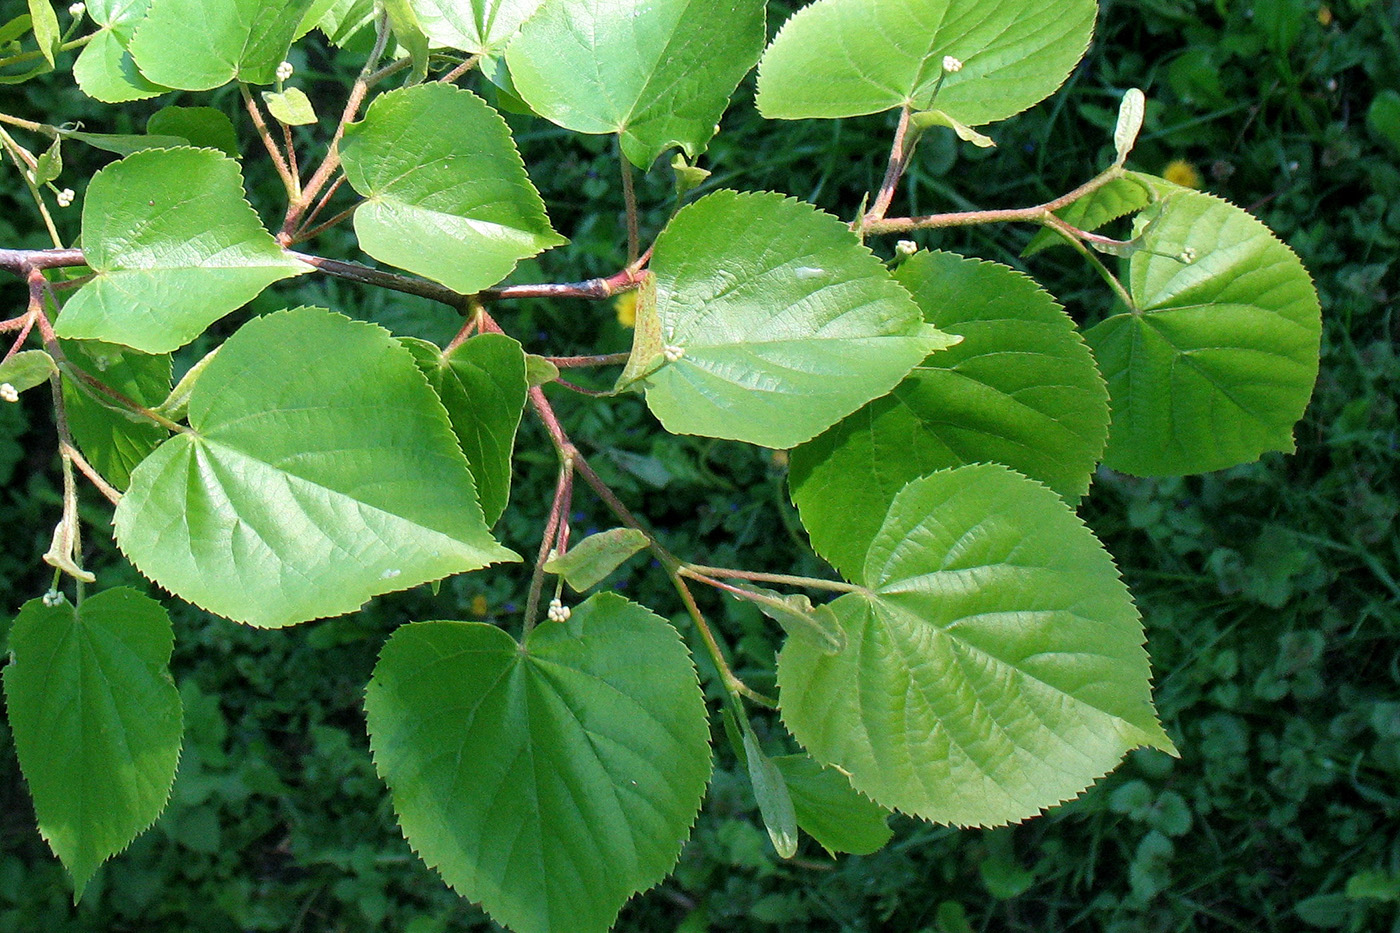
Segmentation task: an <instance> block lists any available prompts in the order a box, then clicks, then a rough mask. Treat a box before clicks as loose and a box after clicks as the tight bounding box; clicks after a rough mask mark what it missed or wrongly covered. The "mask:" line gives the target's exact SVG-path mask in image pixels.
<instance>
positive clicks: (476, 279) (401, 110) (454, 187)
mask: <svg viewBox="0 0 1400 933" xmlns="http://www.w3.org/2000/svg"><path fill="white" fill-rule="evenodd" d="M343 156H344V159H345V175H346V177H347V178H348V179H349V180H350V185H351V187H353V188H354V189H355V190H356V191H358V192H359V193H360V194H362V195H364V196H365V197H366V198H368V199H369V200H368V201H367V202H366V203H365V204H362V205H361V206H360V207H359V209H358V210H356V211H355V232H356V233H357V234H358V235H359V237H360V247H361V248H362V249H363V250H364V251H365V252H367V253H369V254H370V255H371V256H373V257H374V258H376V259H380V260H383V261H384V262H387V263H391V264H393V265H396V266H398V267H399V268H401V269H407V270H409V271H410V272H416V273H418V274H419V275H425V276H427V277H428V278H430V279H433V280H434V281H437V282H441V283H442V284H444V285H446V286H447V287H448V288H451V289H455V290H456V291H459V292H462V293H463V294H468V293H471V292H476V291H480V290H481V289H483V288H487V287H489V286H491V285H495V284H496V283H497V282H499V281H500V280H501V279H503V278H505V277H506V276H507V275H509V274H510V272H511V270H512V269H514V268H515V264H516V263H517V262H519V261H520V260H521V259H525V258H527V257H530V256H534V255H535V254H537V253H539V252H540V251H542V250H546V249H549V248H550V247H553V246H559V245H561V244H563V243H566V242H568V241H567V240H565V239H564V238H563V237H561V236H559V234H557V233H555V232H554V231H553V230H552V229H551V228H550V226H549V218H548V217H546V216H545V212H544V202H543V201H542V200H540V195H539V192H537V191H536V190H535V187H534V185H532V184H530V179H529V178H528V177H527V176H526V174H525V164H524V163H523V162H521V160H520V153H518V152H516V150H515V143H514V142H512V141H511V137H510V128H509V127H508V126H506V121H505V120H503V119H502V118H501V115H500V114H498V113H497V112H496V111H494V110H492V109H491V108H490V107H489V106H487V104H486V102H485V101H483V100H482V99H481V98H479V97H477V96H476V95H475V94H473V93H471V92H470V91H464V90H462V89H460V88H455V87H451V86H449V85H445V84H437V83H434V84H424V85H419V86H417V87H410V88H402V89H400V90H396V91H390V92H389V93H387V94H384V95H382V96H380V97H378V98H376V99H375V101H374V103H373V104H371V105H370V107H369V111H368V112H367V113H366V114H365V118H364V120H362V121H361V122H359V123H356V124H353V125H351V126H350V127H349V128H348V129H347V130H346V131H345V140H344V143H343Z"/></svg>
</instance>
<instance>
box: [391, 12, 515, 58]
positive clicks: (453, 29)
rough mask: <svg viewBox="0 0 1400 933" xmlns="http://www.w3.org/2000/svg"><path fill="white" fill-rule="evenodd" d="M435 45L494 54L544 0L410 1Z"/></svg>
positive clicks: (472, 52)
mask: <svg viewBox="0 0 1400 933" xmlns="http://www.w3.org/2000/svg"><path fill="white" fill-rule="evenodd" d="M409 2H410V3H411V4H412V6H413V11H414V12H415V13H417V14H418V24H419V25H420V26H421V27H422V28H423V31H424V32H425V33H427V34H428V38H429V39H431V40H432V41H433V43H434V44H435V45H441V46H446V47H447V48H450V49H460V50H461V51H463V52H468V53H470V54H472V55H494V54H496V53H499V52H502V51H504V50H505V47H506V43H508V42H510V40H511V39H513V38H514V37H515V34H516V33H517V32H519V31H520V24H521V23H523V22H525V20H527V19H529V17H530V14H532V13H534V12H535V10H537V9H538V8H539V6H540V3H541V2H542V0H409Z"/></svg>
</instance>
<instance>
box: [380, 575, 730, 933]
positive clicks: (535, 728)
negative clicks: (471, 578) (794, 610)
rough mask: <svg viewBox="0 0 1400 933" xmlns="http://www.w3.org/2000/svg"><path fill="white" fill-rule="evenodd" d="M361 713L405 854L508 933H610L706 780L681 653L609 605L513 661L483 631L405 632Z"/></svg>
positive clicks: (501, 638) (493, 634)
mask: <svg viewBox="0 0 1400 933" xmlns="http://www.w3.org/2000/svg"><path fill="white" fill-rule="evenodd" d="M641 659H644V663H639V660H641ZM365 708H366V710H367V712H368V714H369V732H370V746H371V748H372V749H373V751H374V758H375V764H376V766H377V767H378V769H379V773H380V774H381V775H382V776H383V777H384V779H385V781H386V782H387V783H388V785H389V788H390V790H391V792H392V794H393V799H394V809H395V810H396V811H397V813H398V816H399V822H400V824H401V825H402V827H403V831H404V835H405V836H406V837H407V838H408V841H409V843H410V844H411V845H412V846H413V848H414V849H415V850H416V851H417V852H418V853H419V855H421V856H422V858H423V860H424V861H425V862H427V863H428V864H429V865H430V866H432V867H433V868H435V869H436V870H437V871H438V872H439V873H441V874H442V876H443V878H444V879H445V880H446V881H447V883H448V884H450V885H451V886H452V887H453V888H454V889H456V890H457V891H458V892H459V893H460V894H462V895H463V896H465V897H468V898H470V899H472V900H475V901H479V902H480V903H481V904H482V905H483V906H484V907H485V908H486V909H487V911H489V912H490V913H491V915H492V916H493V917H494V918H495V919H496V920H497V921H498V922H500V923H501V924H503V925H505V926H508V927H509V928H510V929H512V930H514V931H516V933H603V931H605V930H607V929H608V928H609V926H611V924H612V922H613V921H614V919H615V918H616V917H617V913H618V911H619V910H620V909H621V907H622V905H623V904H624V903H626V901H627V899H628V898H630V897H631V896H632V895H633V894H634V893H636V892H638V891H642V890H645V889H646V888H648V887H650V886H651V885H653V884H655V883H657V882H658V881H660V880H661V879H662V878H663V877H665V875H666V873H667V872H668V871H670V870H671V868H672V866H674V864H675V862H676V858H677V856H678V855H679V854H680V848H681V844H682V842H683V841H684V840H685V838H686V836H688V835H689V833H690V827H691V824H692V822H693V821H694V819H695V816H696V813H697V812H698V811H699V808H700V800H701V797H702V796H703V794H704V791H705V783H706V780H707V778H708V776H709V773H710V749H709V729H708V726H707V725H706V719H705V703H704V700H703V699H702V697H701V694H700V688H699V683H698V681H697V678H696V674H695V668H694V667H693V665H692V663H691V660H690V655H689V653H688V652H687V651H686V648H685V645H684V644H683V643H682V641H681V639H680V637H679V635H678V634H677V633H676V631H675V630H674V629H672V628H671V627H670V625H668V624H667V623H666V622H665V620H663V619H661V618H660V617H659V616H656V615H654V614H653V613H651V612H649V611H648V610H646V609H644V608H642V607H641V606H638V605H636V604H635V603H630V602H628V601H627V600H625V599H623V598H622V597H620V596H616V595H614V594H610V593H605V594H600V595H597V596H594V597H592V598H591V599H589V600H587V601H586V602H584V603H583V604H582V605H580V606H578V607H576V608H575V609H574V610H573V614H572V616H571V617H570V618H569V620H568V621H567V622H564V623H555V622H545V623H541V625H540V626H539V627H537V628H535V629H534V630H533V631H532V632H531V633H530V635H529V636H528V637H527V638H526V640H525V644H524V645H523V646H522V645H520V644H518V643H517V642H516V641H515V640H514V639H512V638H511V637H510V636H509V635H507V634H506V633H505V632H503V631H501V630H500V629H499V628H497V627H495V626H492V625H485V624H482V623H474V622H419V623H414V624H411V625H405V626H403V627H401V628H400V629H398V630H397V631H396V632H395V633H394V634H393V636H392V637H390V639H389V641H388V643H387V644H386V645H385V646H384V651H383V652H382V653H381V655H380V658H379V663H378V664H377V665H376V667H375V671H374V677H373V678H372V679H371V681H370V685H369V690H368V693H367V695H366V699H365Z"/></svg>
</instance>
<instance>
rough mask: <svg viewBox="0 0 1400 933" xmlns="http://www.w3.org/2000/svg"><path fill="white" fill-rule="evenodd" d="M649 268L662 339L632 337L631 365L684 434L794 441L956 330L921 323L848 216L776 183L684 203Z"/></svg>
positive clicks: (664, 417)
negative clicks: (649, 346) (641, 343)
mask: <svg viewBox="0 0 1400 933" xmlns="http://www.w3.org/2000/svg"><path fill="white" fill-rule="evenodd" d="M651 270H652V272H653V274H654V276H655V320H656V326H657V328H658V334H657V336H658V337H659V340H660V342H661V344H662V353H661V354H659V355H657V356H655V357H654V358H653V359H651V360H640V359H636V358H635V357H636V354H637V349H636V348H634V351H633V353H634V359H633V361H632V364H629V367H628V373H638V372H639V371H640V372H641V373H646V372H649V374H648V375H645V376H644V377H643V378H641V380H640V381H641V384H642V385H644V386H645V387H646V395H647V405H648V406H650V408H651V410H652V412H653V413H654V414H655V415H656V416H657V418H659V419H660V420H661V423H662V424H663V425H664V426H665V427H666V429H667V430H668V431H671V432H673V433H676V434H701V435H705V436H707V437H724V438H732V439H735V440H742V441H748V442H749V443H752V444H761V445H763V446H765V447H780V448H781V447H792V446H793V445H795V444H800V443H802V442H803V441H806V440H810V439H811V438H812V437H813V436H814V435H816V434H817V433H819V432H821V431H823V430H825V429H826V428H828V427H830V426H831V425H832V424H833V423H834V422H836V421H837V420H839V419H841V418H843V417H845V416H846V415H848V414H850V413H851V412H852V411H854V410H855V409H857V408H859V407H860V406H861V405H863V404H865V403H866V402H868V401H869V400H870V399H872V398H875V397H876V396H879V395H883V394H884V393H886V392H888V391H889V390H890V389H892V388H894V386H895V385H896V384H897V383H898V382H899V380H900V379H902V378H903V377H904V376H905V374H906V373H908V372H909V370H910V369H911V368H913V366H914V365H915V364H917V363H918V362H919V361H920V360H922V359H923V358H924V357H925V356H927V355H928V353H929V352H930V351H932V350H935V349H937V348H939V347H942V346H946V345H948V344H950V343H952V342H953V341H954V339H955V338H952V337H949V336H948V335H946V334H943V333H941V332H939V331H938V330H936V329H935V328H933V327H930V326H928V325H925V324H924V323H923V320H922V316H921V315H920V314H919V309H918V307H917V306H916V305H915V304H914V303H913V302H912V301H911V300H910V299H909V295H908V293H907V292H905V291H904V290H903V289H902V288H900V287H899V285H898V284H896V283H895V282H894V280H893V279H892V278H891V277H890V275H889V273H888V272H887V271H886V270H885V267H884V264H883V263H881V262H880V261H879V260H878V259H877V258H876V257H875V256H874V255H873V254H871V252H870V251H869V250H868V249H866V248H865V247H864V246H863V245H861V243H860V242H859V241H858V240H857V239H856V237H855V235H854V234H853V233H851V231H850V230H849V229H847V228H846V225H845V224H843V223H841V222H840V221H839V220H837V219H836V218H835V217H832V216H831V215H830V214H824V213H821V212H820V211H818V210H816V209H815V208H813V207H812V206H811V205H808V204H804V203H802V202H800V201H795V200H792V199H790V198H784V197H782V196H781V195H777V194H771V193H761V194H738V193H735V192H732V191H719V192H716V193H714V194H711V195H709V196H707V197H704V198H701V199H700V200H699V201H696V202H695V203H694V204H691V205H689V206H688V207H685V208H683V209H682V210H681V211H680V212H679V213H678V214H676V216H675V217H674V218H673V219H672V221H671V223H670V224H669V225H668V226H667V228H666V229H665V230H664V231H663V232H662V234H661V236H660V237H658V238H657V241H656V249H655V252H654V254H653V257H652V261H651ZM642 311H643V309H642V308H641V307H640V306H639V308H638V330H639V332H640V331H641V330H642V329H643V324H644V322H643V321H642V318H641V315H642ZM648 313H649V314H650V311H648ZM639 339H640V338H639ZM644 349H645V348H644ZM668 354H669V356H668ZM670 357H674V359H670ZM624 377H625V378H626V377H627V373H624Z"/></svg>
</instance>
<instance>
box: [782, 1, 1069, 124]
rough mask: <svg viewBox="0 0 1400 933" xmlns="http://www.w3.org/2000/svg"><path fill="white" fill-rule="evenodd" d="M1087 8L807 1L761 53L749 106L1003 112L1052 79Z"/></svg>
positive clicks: (786, 116) (794, 114)
mask: <svg viewBox="0 0 1400 933" xmlns="http://www.w3.org/2000/svg"><path fill="white" fill-rule="evenodd" d="M1095 12H1096V10H1095V3H1094V0H1045V2H1042V3H1035V4H1030V3H1027V2H1025V0H817V2H816V3H813V4H812V5H811V6H808V7H806V8H804V9H802V10H799V11H798V12H797V13H796V14H795V15H794V16H793V17H792V18H791V19H789V20H788V21H787V22H786V23H785V24H783V28H782V29H781V30H780V31H779V32H778V35H777V37H776V38H774V40H773V44H772V45H770V46H769V47H768V51H767V52H765V53H764V55H763V61H762V62H761V63H760V64H759V68H758V100H757V104H758V109H759V110H760V111H762V113H763V115H764V116H766V117H769V118H775V119H783V120H796V119H802V118H804V117H828V118H830V117H853V116H858V115H860V114H865V113H879V112H880V111H882V110H889V109H891V108H893V107H901V106H910V107H913V108H915V109H918V110H924V109H927V108H929V107H935V106H936V107H937V108H938V109H939V110H942V111H943V112H944V113H946V114H947V115H948V116H950V117H952V118H953V119H955V120H957V121H959V122H961V123H965V124H967V125H968V126H981V125H983V124H986V123H992V122H994V121H996V120H1004V119H1006V118H1007V117H1009V116H1012V115H1013V114H1017V113H1020V112H1021V111H1022V110H1025V109H1026V108H1027V107H1030V106H1031V105H1032V104H1035V103H1038V102H1039V101H1041V100H1044V99H1045V98H1046V97H1049V96H1050V95H1051V94H1052V93H1054V91H1055V89H1056V88H1058V87H1059V86H1060V85H1061V84H1063V83H1064V80H1065V78H1067V77H1069V73H1070V71H1071V70H1072V69H1073V68H1074V66H1075V64H1076V63H1077V62H1078V61H1079V59H1080V58H1081V57H1083V55H1084V50H1085V49H1086V48H1087V47H1088V45H1089V36H1090V34H1091V33H1092V32H1093V28H1094V14H1095ZM948 58H951V59H954V60H955V62H954V63H951V64H954V66H955V68H956V70H952V71H945V59H948ZM940 82H941V87H940V86H939V85H940ZM935 89H937V96H936V97H935V96H934V91H935Z"/></svg>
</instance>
